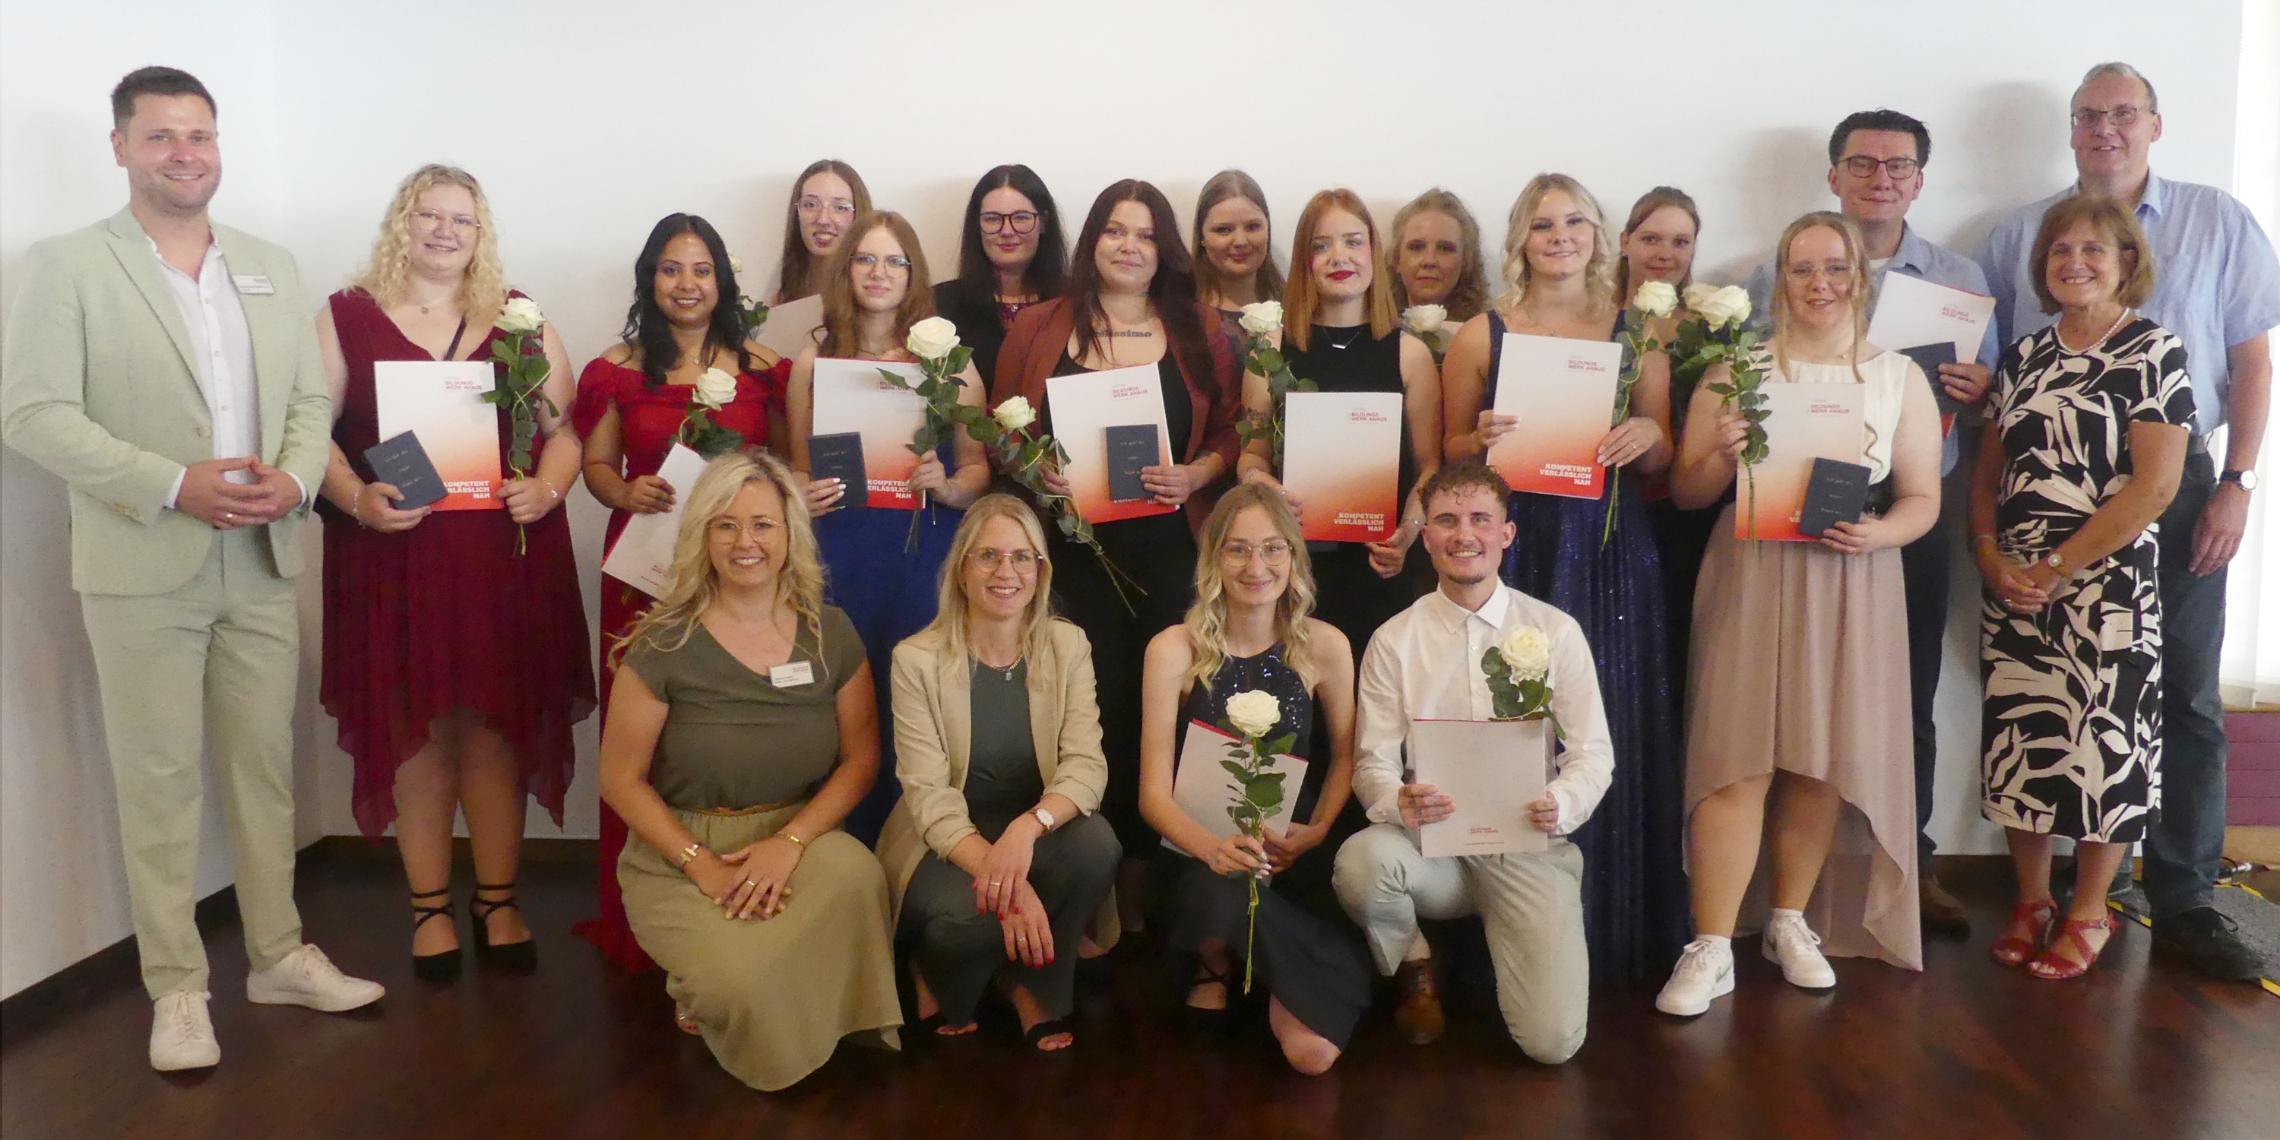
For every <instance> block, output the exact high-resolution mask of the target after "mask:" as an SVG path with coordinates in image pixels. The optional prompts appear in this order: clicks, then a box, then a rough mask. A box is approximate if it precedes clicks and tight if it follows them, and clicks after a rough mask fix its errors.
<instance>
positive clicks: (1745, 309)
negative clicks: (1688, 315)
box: [1687, 285, 1750, 328]
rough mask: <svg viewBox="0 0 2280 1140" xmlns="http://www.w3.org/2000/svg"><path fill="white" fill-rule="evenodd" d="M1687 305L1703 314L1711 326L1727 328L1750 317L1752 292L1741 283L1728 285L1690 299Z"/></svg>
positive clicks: (1703, 317)
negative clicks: (1698, 297) (1740, 284)
mask: <svg viewBox="0 0 2280 1140" xmlns="http://www.w3.org/2000/svg"><path fill="white" fill-rule="evenodd" d="M1687 307H1688V308H1691V309H1693V310H1694V311H1695V312H1697V313H1699V314H1701V315H1702V319H1703V320H1705V321H1708V322H1710V327H1711V328H1725V327H1728V326H1733V325H1739V324H1741V323H1742V322H1743V321H1745V320H1748V319H1749V315H1750V294H1749V290H1747V289H1744V288H1742V287H1741V286H1739V285H1727V286H1724V287H1722V288H1718V289H1713V290H1710V291H1709V292H1707V293H1704V294H1703V295H1702V296H1701V298H1700V299H1689V301H1688V304H1687Z"/></svg>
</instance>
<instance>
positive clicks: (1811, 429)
mask: <svg viewBox="0 0 2280 1140" xmlns="http://www.w3.org/2000/svg"><path fill="white" fill-rule="evenodd" d="M1863 391H1864V389H1862V388H1861V386H1860V385H1858V384H1785V383H1768V384H1766V385H1765V388H1764V392H1765V398H1766V417H1765V437H1766V454H1765V458H1764V459H1763V460H1761V461H1760V462H1759V463H1758V465H1757V467H1756V469H1755V471H1756V474H1755V479H1756V483H1757V492H1756V494H1757V509H1756V511H1755V513H1754V517H1755V519H1756V523H1757V525H1756V535H1755V537H1757V538H1759V539H1762V540H1769V541H1773V542H1818V541H1820V538H1819V536H1818V535H1810V534H1806V533H1805V532H1803V531H1801V530H1798V529H1797V515H1798V512H1799V511H1801V510H1803V509H1804V507H1805V488H1806V487H1807V485H1809V484H1810V483H1812V481H1813V461H1814V460H1816V459H1841V460H1844V461H1845V462H1847V463H1860V462H1862V461H1863V459H1862V454H1861V452H1862V440H1863V438H1864V437H1863V435H1862V433H1861V396H1862V394H1863ZM1736 478H1737V479H1740V478H1741V477H1740V476H1737V477H1736ZM1749 488H1750V484H1749V483H1748V482H1746V481H1745V482H1743V483H1742V484H1741V486H1739V487H1737V488H1735V492H1736V498H1735V507H1734V537H1735V538H1750V537H1752V534H1751V526H1750V520H1751V517H1752V515H1751V512H1750V489H1749Z"/></svg>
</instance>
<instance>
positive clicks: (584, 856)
mask: <svg viewBox="0 0 2280 1140" xmlns="http://www.w3.org/2000/svg"><path fill="white" fill-rule="evenodd" d="M600 843H601V841H600V840H596V839H553V838H542V839H525V840H523V841H522V858H523V862H525V863H548V864H553V863H591V862H593V861H594V857H595V855H596V851H597V848H598V847H599V846H600ZM301 858H303V859H309V858H318V859H346V860H352V861H353V860H384V861H386V862H390V863H393V862H395V861H396V840H395V837H393V836H385V835H384V836H381V837H380V838H378V839H366V838H365V837H363V836H361V835H328V836H325V837H324V838H322V839H319V840H317V841H316V842H315V843H312V844H310V845H308V846H307V847H304V848H302V849H301ZM474 858H475V849H474V848H472V847H470V846H468V843H467V840H466V838H465V837H461V838H457V839H453V840H452V841H451V859H452V862H453V863H454V864H460V863H466V864H469V865H472V862H473V860H474Z"/></svg>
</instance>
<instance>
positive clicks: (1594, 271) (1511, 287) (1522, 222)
mask: <svg viewBox="0 0 2280 1140" xmlns="http://www.w3.org/2000/svg"><path fill="white" fill-rule="evenodd" d="M1554 190H1560V191H1564V192H1566V194H1567V196H1568V197H1570V198H1573V199H1575V208H1576V210H1577V211H1578V212H1580V213H1581V214H1582V215H1583V217H1584V220H1586V221H1588V222H1590V223H1591V231H1592V234H1591V260H1590V261H1589V262H1587V263H1585V265H1584V268H1583V285H1584V289H1585V290H1586V291H1587V292H1588V293H1589V295H1590V297H1591V299H1592V300H1593V301H1594V302H1595V303H1599V304H1610V303H1613V302H1614V300H1615V263H1616V261H1617V260H1619V259H1618V258H1617V257H1616V254H1615V246H1616V243H1615V241H1614V240H1613V239H1612V238H1611V237H1610V236H1609V235H1608V233H1607V215H1606V214H1605V213H1603V212H1602V211H1601V210H1600V209H1599V199H1597V198H1594V197H1592V196H1591V191H1589V190H1586V189H1584V188H1583V183H1581V182H1578V181H1576V180H1575V179H1573V178H1570V177H1568V176H1567V175H1565V174H1539V175H1537V176H1535V177H1534V178H1531V179H1529V180H1528V185H1526V186H1524V187H1522V188H1521V190H1520V197H1518V198H1516V199H1514V200H1513V202H1512V213H1511V214H1510V215H1508V216H1507V217H1506V218H1505V219H1504V270H1503V277H1504V292H1503V294H1502V295H1500V296H1498V297H1497V298H1496V309H1497V312H1499V313H1501V314H1502V315H1503V316H1504V317H1505V318H1507V319H1510V318H1511V317H1513V316H1515V315H1517V314H1518V312H1519V310H1520V302H1521V300H1522V299H1523V298H1524V297H1526V296H1527V294H1528V281H1529V279H1530V278H1531V277H1532V276H1533V275H1534V273H1533V271H1532V270H1530V269H1529V268H1528V225H1529V223H1530V222H1532V221H1534V220H1535V218H1536V208H1537V207H1539V206H1541V205H1543V204H1544V196H1545V195H1547V194H1550V193H1551V192H1552V191H1554Z"/></svg>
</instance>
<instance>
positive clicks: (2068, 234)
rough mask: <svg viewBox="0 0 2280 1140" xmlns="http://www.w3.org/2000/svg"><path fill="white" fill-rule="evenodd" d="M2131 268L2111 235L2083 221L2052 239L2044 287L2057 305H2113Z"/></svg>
mask: <svg viewBox="0 0 2280 1140" xmlns="http://www.w3.org/2000/svg"><path fill="white" fill-rule="evenodd" d="M2130 269H2131V266H2130V265H2129V264H2128V255H2127V254H2125V253H2124V252H2123V250H2122V248H2121V246H2120V245H2119V244H2118V243H2117V242H2115V241H2114V239H2113V236H2112V235H2110V234H2108V233H2106V232H2105V230H2104V229H2102V228H2100V227H2099V226H2097V225H2096V224H2094V223H2092V222H2091V221H2090V220H2089V219H2087V218H2084V219H2081V220H2079V221H2076V222H2074V223H2073V224H2072V225H2069V226H2067V227H2066V228H2065V229H2064V230H2061V231H2059V234H2058V236H2057V237H2055V238H2052V239H2051V243H2050V253H2049V254H2048V255H2047V256H2046V257H2045V258H2044V259H2043V284H2044V286H2045V287H2047V288H2048V289H2049V290H2050V295H2051V299H2053V300H2055V301H2057V302H2058V303H2059V304H2061V305H2064V306H2066V307H2067V308H2069V309H2083V308H2089V307H2091V306H2093V305H2104V304H2108V303H2110V302H2112V301H2113V300H2114V297H2115V294H2117V293H2119V292H2120V291H2121V288H2122V281H2123V279H2124V277H2125V276H2127V274H2128V273H2129V271H2130Z"/></svg>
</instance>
